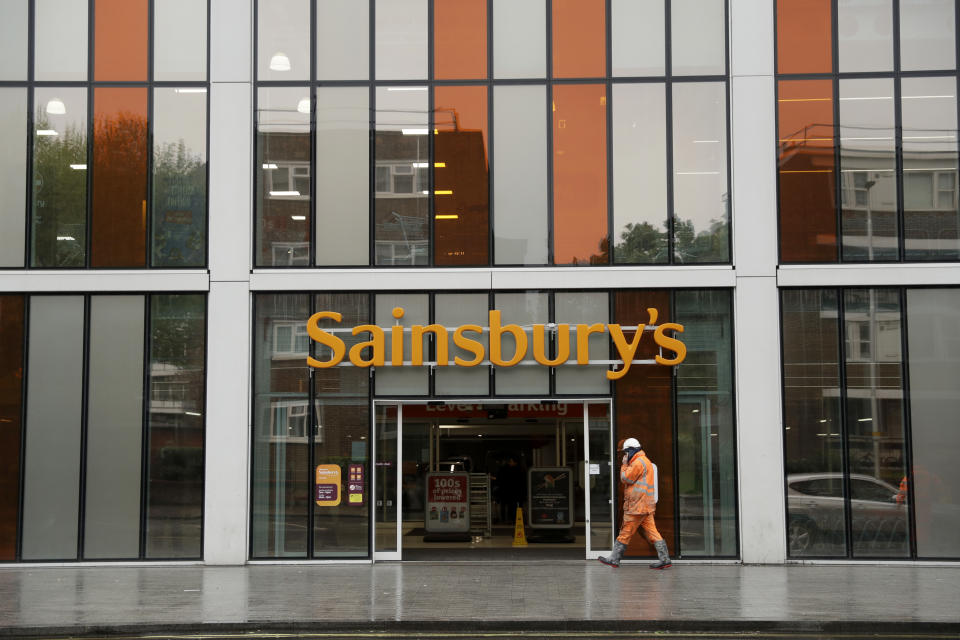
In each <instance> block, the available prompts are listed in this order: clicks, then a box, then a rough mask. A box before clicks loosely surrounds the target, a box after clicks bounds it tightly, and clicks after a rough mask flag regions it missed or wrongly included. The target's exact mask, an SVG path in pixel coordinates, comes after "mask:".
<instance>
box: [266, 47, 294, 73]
mask: <svg viewBox="0 0 960 640" xmlns="http://www.w3.org/2000/svg"><path fill="white" fill-rule="evenodd" d="M270 70H271V71H290V58H288V57H287V54H285V53H284V52H282V51H277V52H276V53H275V54H273V57H272V58H270Z"/></svg>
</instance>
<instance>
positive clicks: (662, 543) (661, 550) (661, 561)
mask: <svg viewBox="0 0 960 640" xmlns="http://www.w3.org/2000/svg"><path fill="white" fill-rule="evenodd" d="M653 548H654V549H656V550H657V561H656V562H654V563H653V564H652V565H650V568H651V569H669V568H670V567H671V566H673V565H672V563H671V562H670V554H669V553H667V541H666V540H657V541H656V542H654V543H653Z"/></svg>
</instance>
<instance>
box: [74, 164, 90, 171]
mask: <svg viewBox="0 0 960 640" xmlns="http://www.w3.org/2000/svg"><path fill="white" fill-rule="evenodd" d="M70 168H71V169H73V170H74V171H83V170H84V169H86V168H87V165H85V164H72V165H70Z"/></svg>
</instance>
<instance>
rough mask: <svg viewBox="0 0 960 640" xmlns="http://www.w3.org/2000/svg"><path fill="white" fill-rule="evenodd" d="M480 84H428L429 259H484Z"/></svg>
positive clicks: (484, 129)
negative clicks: (431, 110) (430, 148)
mask: <svg viewBox="0 0 960 640" xmlns="http://www.w3.org/2000/svg"><path fill="white" fill-rule="evenodd" d="M487 113H488V111H487V88H486V87H477V86H470V87H451V86H442V87H436V88H435V89H434V116H433V117H434V123H433V129H434V134H435V135H434V138H433V148H434V174H433V175H434V211H435V215H434V223H433V224H434V227H433V229H434V254H433V255H434V264H436V265H438V266H440V265H443V266H476V265H485V264H488V263H489V262H490V259H489V249H488V247H489V242H488V240H489V236H490V173H489V166H490V165H489V155H488V153H487V150H488V149H487V143H488V126H487V125H488V117H487Z"/></svg>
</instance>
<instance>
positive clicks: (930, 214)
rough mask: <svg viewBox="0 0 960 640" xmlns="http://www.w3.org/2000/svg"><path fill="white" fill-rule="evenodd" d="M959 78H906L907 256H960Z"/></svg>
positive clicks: (916, 258) (905, 255) (910, 258)
mask: <svg viewBox="0 0 960 640" xmlns="http://www.w3.org/2000/svg"><path fill="white" fill-rule="evenodd" d="M956 82H957V81H956V78H954V77H948V78H904V79H903V80H901V83H902V84H901V89H902V93H901V96H902V102H901V113H902V118H903V234H904V257H905V258H906V259H907V260H956V259H957V258H958V257H960V213H958V201H957V184H958V174H957V98H956V95H957V84H956Z"/></svg>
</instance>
